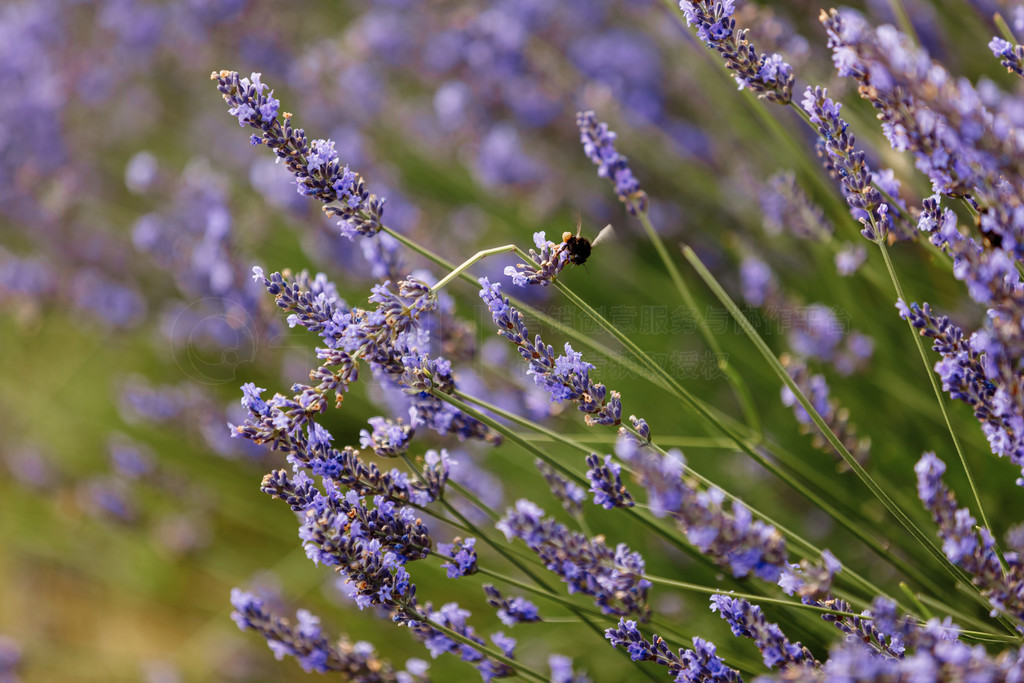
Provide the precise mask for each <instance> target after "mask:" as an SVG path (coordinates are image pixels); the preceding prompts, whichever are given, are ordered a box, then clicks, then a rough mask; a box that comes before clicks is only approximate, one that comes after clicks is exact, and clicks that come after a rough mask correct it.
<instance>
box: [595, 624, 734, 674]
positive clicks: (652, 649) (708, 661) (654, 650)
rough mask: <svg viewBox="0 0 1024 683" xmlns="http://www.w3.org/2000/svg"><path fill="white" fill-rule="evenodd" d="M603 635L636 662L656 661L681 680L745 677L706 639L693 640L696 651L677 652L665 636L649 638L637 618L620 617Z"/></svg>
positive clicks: (683, 650)
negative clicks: (718, 654) (633, 619)
mask: <svg viewBox="0 0 1024 683" xmlns="http://www.w3.org/2000/svg"><path fill="white" fill-rule="evenodd" d="M604 636H605V638H607V639H608V640H609V642H611V645H612V647H616V648H617V647H619V646H620V645H621V646H625V648H626V651H627V652H628V653H629V657H630V659H632V660H633V661H634V662H654V663H656V664H660V665H661V666H665V667H668V673H669V675H670V676H674V677H675V680H676V681H677V682H679V683H687V682H691V681H692V682H693V683H696V682H697V681H712V682H716V683H717V682H721V683H736V682H737V681H741V680H742V678H741V677H740V674H739V672H738V671H736V670H735V669H730V668H729V667H728V666H726V665H725V662H723V661H722V660H721V659H720V658H719V657H718V656H717V654H716V648H715V646H714V645H713V644H711V643H709V642H708V641H706V640H704V639H703V638H694V639H693V647H694V649H693V650H686V649H683V648H680V649H679V650H678V652H673V651H672V649H671V648H669V646H668V643H666V642H665V639H664V638H662V637H661V636H659V635H654V636H653V637H652V639H651V640H647V639H646V638H644V636H643V634H642V633H640V630H639V629H638V628H637V627H636V622H635V621H631V620H630V621H627V620H626V619H624V618H620V619H619V624H618V627H617V628H609V629H606V630H605V632H604Z"/></svg>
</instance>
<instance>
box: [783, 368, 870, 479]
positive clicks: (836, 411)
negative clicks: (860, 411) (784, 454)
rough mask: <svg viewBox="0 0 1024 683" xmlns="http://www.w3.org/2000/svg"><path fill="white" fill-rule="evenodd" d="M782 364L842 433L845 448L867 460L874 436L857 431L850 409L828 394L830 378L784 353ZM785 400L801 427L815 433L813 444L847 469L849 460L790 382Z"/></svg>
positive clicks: (832, 426) (861, 460)
mask: <svg viewBox="0 0 1024 683" xmlns="http://www.w3.org/2000/svg"><path fill="white" fill-rule="evenodd" d="M782 364H783V366H785V368H786V372H788V373H789V376H790V377H791V378H793V381H794V382H795V383H796V385H797V387H798V388H799V389H800V391H801V393H803V395H804V396H806V397H807V398H808V400H809V401H810V402H811V405H813V406H814V409H815V410H816V411H817V412H818V414H819V415H820V416H821V418H822V419H823V420H824V421H825V424H827V425H828V427H829V429H830V430H831V431H832V433H833V434H835V435H836V436H837V437H839V440H840V441H842V443H843V445H844V446H846V449H847V450H848V451H849V452H850V453H851V454H852V455H853V457H854V459H856V460H857V462H859V463H861V464H864V463H866V462H867V460H868V458H869V457H870V455H871V439H870V438H869V437H861V436H858V434H857V427H856V425H854V424H853V423H852V422H850V415H849V411H847V410H845V409H844V408H840V407H839V402H838V401H836V400H835V399H830V398H829V388H828V382H827V380H826V379H825V376H824V375H820V374H815V375H812V374H811V373H810V371H809V370H808V368H807V364H806V363H805V362H803V361H800V360H794V359H792V358H789V357H788V356H783V357H782ZM782 403H783V405H786V406H788V407H790V408H792V409H793V415H794V416H796V419H797V422H799V423H800V431H802V432H803V433H805V434H812V435H813V437H814V438H813V444H814V447H815V448H817V449H819V450H821V451H824V452H825V453H828V454H829V455H832V456H833V457H834V458H835V459H836V461H837V462H838V463H839V467H840V471H844V470H846V469H848V466H847V465H846V463H845V462H844V461H843V460H842V458H841V457H840V456H839V453H838V452H836V450H835V448H834V447H833V446H832V444H830V443H829V442H828V440H827V439H826V438H825V435H824V434H822V432H821V430H820V429H818V427H817V425H815V424H814V422H813V420H811V416H810V415H809V414H808V413H807V411H806V410H804V407H803V406H802V405H800V403H799V402H798V401H797V400H796V394H794V393H793V392H792V391H791V390H790V388H789V387H788V386H783V387H782Z"/></svg>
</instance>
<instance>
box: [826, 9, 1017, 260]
mask: <svg viewBox="0 0 1024 683" xmlns="http://www.w3.org/2000/svg"><path fill="white" fill-rule="evenodd" d="M821 21H822V23H823V24H824V25H825V29H826V31H827V32H828V36H829V43H828V44H829V47H830V48H832V51H833V61H834V62H835V64H836V68H837V70H838V72H839V75H840V76H851V77H853V78H855V79H857V81H858V83H859V84H860V87H859V89H858V90H859V92H860V93H861V95H862V97H865V98H866V99H868V100H870V101H871V103H872V105H873V106H874V107H875V108H876V109H877V110H878V118H879V119H880V120H881V121H882V130H883V132H884V133H885V135H886V137H887V138H888V139H889V142H890V144H891V145H892V147H893V149H895V150H896V151H909V152H911V153H913V155H914V161H915V163H916V165H917V167H918V169H919V170H920V171H921V172H922V173H924V174H925V175H926V176H928V178H929V179H930V180H931V182H932V188H933V189H934V191H935V192H938V193H941V194H946V195H950V196H955V197H970V198H971V200H972V203H973V204H974V205H975V206H976V208H977V209H978V210H979V213H980V226H979V227H980V229H981V231H982V232H984V233H987V234H992V235H997V236H998V238H999V239H1000V240H1001V241H1002V244H1003V248H1006V249H1010V250H1012V251H1013V252H1014V253H1015V255H1016V257H1017V258H1020V257H1021V255H1024V222H1022V221H1021V219H1020V218H1018V216H1017V214H1018V213H1019V212H1017V211H1015V209H1016V208H1017V207H1019V206H1020V199H1019V197H1020V192H1021V188H1022V187H1024V173H1022V167H1021V163H1020V159H1021V158H1022V156H1024V140H1021V139H1019V136H1017V135H1013V134H1012V133H1011V131H1012V130H1013V129H1012V127H1011V125H1010V123H1009V121H1008V120H1007V119H1006V118H1005V117H1004V116H1003V115H1000V114H997V113H993V112H992V111H990V110H989V109H988V108H987V107H986V106H985V105H984V104H983V103H982V99H981V97H980V95H979V93H978V91H977V90H976V89H975V88H974V86H973V85H971V83H970V82H969V81H967V80H966V79H956V78H953V77H952V76H951V75H950V73H949V72H948V71H947V70H946V69H945V68H943V67H942V66H941V65H939V64H937V63H935V62H933V61H932V60H931V58H930V57H929V55H928V53H927V52H926V51H925V50H924V49H922V48H920V47H918V46H917V45H916V44H915V43H914V41H913V40H912V39H910V38H909V37H907V36H905V35H903V34H902V33H900V32H899V31H897V30H896V29H895V28H894V27H892V26H880V27H878V28H872V27H871V26H869V25H868V24H867V22H866V21H865V20H864V18H863V17H861V16H860V15H859V14H857V13H856V12H852V11H844V12H837V11H836V10H832V11H831V12H828V13H825V12H823V13H822V16H821Z"/></svg>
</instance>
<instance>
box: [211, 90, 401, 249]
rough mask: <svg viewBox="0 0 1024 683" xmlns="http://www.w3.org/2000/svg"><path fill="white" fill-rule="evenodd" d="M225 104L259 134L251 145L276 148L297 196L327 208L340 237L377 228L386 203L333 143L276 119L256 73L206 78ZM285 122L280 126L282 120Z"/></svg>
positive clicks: (271, 97)
mask: <svg viewBox="0 0 1024 683" xmlns="http://www.w3.org/2000/svg"><path fill="white" fill-rule="evenodd" d="M210 78H211V80H215V81H217V89H218V90H219V91H220V92H221V94H222V95H223V96H224V101H225V102H227V103H228V105H229V106H230V109H228V112H229V113H230V114H231V115H232V116H235V117H236V118H238V123H239V124H240V125H242V126H244V125H245V124H249V126H250V127H252V128H255V129H257V130H259V131H261V132H262V134H263V135H262V136H257V135H254V136H253V137H252V142H253V144H264V145H266V146H267V147H269V148H270V149H272V150H274V154H276V155H277V158H278V161H284V163H285V165H286V166H287V167H288V170H289V171H291V172H292V174H293V175H294V176H295V184H296V186H297V189H298V191H299V194H303V195H309V196H312V197H316V198H317V199H318V200H320V201H321V202H323V203H324V204H325V206H324V213H326V214H327V215H328V216H336V217H338V218H340V221H339V222H338V225H339V226H340V227H341V234H343V235H345V236H346V237H348V238H350V239H351V238H353V237H354V236H355V235H356V234H360V235H365V236H370V235H373V234H375V233H377V232H378V231H379V230H380V227H381V223H380V218H381V215H382V214H383V213H384V201H385V200H384V199H383V198H380V199H378V198H377V196H376V195H371V194H370V193H369V192H368V191H367V190H366V189H365V187H364V183H363V179H362V178H361V177H360V176H359V174H358V173H355V172H353V171H351V170H350V169H349V167H348V166H344V167H342V166H341V163H340V162H339V161H338V153H337V152H336V151H335V149H334V142H333V141H331V140H313V141H312V142H310V141H309V140H308V139H307V138H306V132H305V131H304V130H302V129H301V128H293V127H292V121H291V114H288V113H284V114H282V115H281V116H280V117H278V109H279V107H280V102H279V101H278V100H277V99H275V98H274V91H273V90H271V91H269V92H267V85H266V84H264V83H263V82H261V81H260V74H258V73H254V74H252V75H251V76H250V77H249V78H240V77H239V75H238V72H235V71H219V72H218V71H215V72H213V74H211V76H210ZM280 119H284V123H282V122H281V121H280Z"/></svg>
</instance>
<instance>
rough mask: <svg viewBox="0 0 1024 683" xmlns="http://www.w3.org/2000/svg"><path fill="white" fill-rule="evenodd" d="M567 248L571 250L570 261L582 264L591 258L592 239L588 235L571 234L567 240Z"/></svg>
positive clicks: (574, 263) (577, 264) (578, 264)
mask: <svg viewBox="0 0 1024 683" xmlns="http://www.w3.org/2000/svg"><path fill="white" fill-rule="evenodd" d="M565 248H566V249H567V250H568V251H569V263H571V264H573V265H576V266H582V265H583V264H584V263H585V262H586V260H587V259H588V258H590V240H588V239H587V238H586V237H578V236H576V235H572V236H570V237H569V238H568V239H567V240H565Z"/></svg>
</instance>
